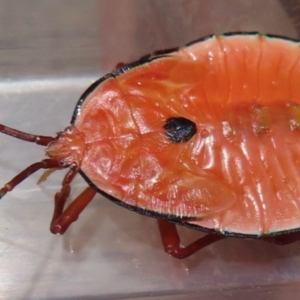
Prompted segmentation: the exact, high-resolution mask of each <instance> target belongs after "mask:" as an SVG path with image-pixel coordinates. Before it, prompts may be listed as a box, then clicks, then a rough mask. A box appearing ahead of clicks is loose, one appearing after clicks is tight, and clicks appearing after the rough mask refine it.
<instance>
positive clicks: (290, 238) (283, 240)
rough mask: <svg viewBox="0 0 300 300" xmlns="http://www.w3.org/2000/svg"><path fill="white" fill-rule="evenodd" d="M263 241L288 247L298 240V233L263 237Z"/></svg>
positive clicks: (299, 234)
mask: <svg viewBox="0 0 300 300" xmlns="http://www.w3.org/2000/svg"><path fill="white" fill-rule="evenodd" d="M264 240H265V241H267V242H269V243H273V244H276V245H288V244H291V243H294V242H296V241H298V240H300V232H292V233H289V234H284V235H279V236H273V237H265V238H264Z"/></svg>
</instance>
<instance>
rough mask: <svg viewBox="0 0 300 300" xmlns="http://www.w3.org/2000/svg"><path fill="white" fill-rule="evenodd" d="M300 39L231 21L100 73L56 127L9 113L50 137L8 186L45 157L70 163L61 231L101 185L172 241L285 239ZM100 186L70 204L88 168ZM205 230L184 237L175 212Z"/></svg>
mask: <svg viewBox="0 0 300 300" xmlns="http://www.w3.org/2000/svg"><path fill="white" fill-rule="evenodd" d="M299 56H300V49H299V44H298V42H296V41H293V40H289V39H285V38H281V37H276V36H266V35H259V34H257V33H231V34H225V35H222V36H209V37H206V38H203V39H200V40H198V41H195V42H193V43H190V44H188V45H187V46H185V47H183V48H178V49H172V50H166V51H158V52H155V53H154V54H152V55H148V56H145V57H143V58H141V59H140V60H139V61H137V62H134V63H131V64H127V65H123V66H121V67H120V68H118V69H117V70H115V71H113V72H112V73H110V74H108V75H106V76H104V77H103V78H101V79H99V80H98V81H96V82H95V83H94V84H93V85H92V86H91V87H90V88H88V90H87V91H86V92H85V93H84V94H83V95H82V97H81V98H80V100H79V102H78V103H77V105H76V108H75V112H74V114H73V117H72V120H71V126H69V127H67V128H66V129H65V131H64V132H62V133H59V134H58V136H57V137H56V138H51V137H43V136H35V135H31V134H26V133H23V132H19V131H17V130H14V129H11V128H8V127H5V126H3V125H1V127H0V131H1V132H3V133H5V134H9V135H13V136H15V137H17V138H20V139H24V140H27V141H31V142H35V143H37V144H40V145H44V146H46V155H47V156H48V157H49V159H45V160H44V161H42V162H40V163H36V164H33V165H31V166H30V167H29V168H27V169H26V170H24V171H23V172H22V173H20V174H19V175H18V176H16V177H15V178H14V179H12V181H10V182H9V183H7V184H6V185H5V186H4V187H3V188H2V189H1V193H2V195H4V194H5V193H6V192H8V191H10V190H12V189H13V188H14V187H15V186H16V185H17V184H18V183H20V182H21V181H22V180H23V179H25V178H26V177H28V176H29V175H30V174H31V173H33V172H35V171H37V170H38V169H40V168H69V171H68V173H67V175H66V177H65V179H64V181H63V184H62V189H61V191H60V192H59V193H57V194H56V196H55V209H54V215H53V219H52V222H51V226H50V228H51V231H52V232H53V233H60V234H62V233H63V232H64V231H65V230H66V229H67V228H68V226H69V225H70V224H71V223H72V222H74V221H75V220H76V219H77V218H78V216H79V214H80V212H81V211H82V210H83V209H84V208H85V206H86V205H87V204H88V203H89V202H90V201H91V200H92V198H93V197H94V195H95V193H96V192H100V193H102V194H104V195H105V196H106V197H107V198H109V199H111V200H112V201H114V202H116V203H117V204H119V205H121V206H124V207H126V208H128V209H130V210H133V211H136V212H138V213H141V214H144V215H147V216H152V217H156V218H158V224H159V228H160V232H161V234H162V240H163V244H164V247H165V250H166V251H167V252H168V253H169V254H171V255H173V256H175V257H177V258H183V257H186V256H189V255H191V254H192V253H194V252H195V251H197V250H199V249H200V248H202V247H204V246H206V245H208V244H210V243H212V242H214V241H216V240H219V239H222V238H224V237H226V236H242V237H250V238H262V239H265V240H267V241H270V242H274V243H279V244H286V243H289V242H292V241H294V240H297V239H299V238H300V237H299V234H298V233H297V232H298V231H299V229H300V140H299V138H300V85H299V83H298V78H299V77H300V59H299ZM78 172H79V173H80V174H81V175H82V176H83V178H84V179H85V180H86V181H87V182H88V184H89V187H88V188H87V189H86V190H85V191H84V192H83V193H82V194H81V195H80V196H78V198H76V199H75V200H74V201H73V202H72V203H71V204H70V206H69V207H67V208H66V209H64V205H65V202H66V199H67V197H68V196H69V193H70V183H71V181H72V179H73V178H74V176H75V175H76V174H77V173H78ZM176 223H177V224H180V225H184V226H188V227H191V228H194V229H199V230H203V231H205V232H207V233H208V235H207V236H205V237H204V238H202V239H199V240H198V241H196V242H194V243H193V244H191V245H189V246H187V247H185V248H182V247H181V246H180V241H179V237H178V234H177V231H176V227H175V224H176Z"/></svg>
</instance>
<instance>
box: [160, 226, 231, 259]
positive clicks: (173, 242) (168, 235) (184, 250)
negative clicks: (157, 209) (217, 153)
mask: <svg viewBox="0 0 300 300" xmlns="http://www.w3.org/2000/svg"><path fill="white" fill-rule="evenodd" d="M157 222H158V227H159V231H160V234H161V239H162V243H163V246H164V249H165V252H166V253H168V254H169V255H171V256H173V257H175V258H178V259H182V258H186V257H188V256H190V255H192V254H194V253H195V252H197V251H198V250H200V249H202V248H204V247H206V246H208V245H210V244H212V243H214V242H217V241H219V240H221V239H224V238H226V236H224V235H217V234H207V235H206V236H204V237H202V238H200V239H198V240H196V241H195V242H193V243H191V244H189V245H188V246H186V247H182V246H181V245H180V238H179V235H178V232H177V228H176V225H175V224H173V223H170V222H168V221H166V220H157Z"/></svg>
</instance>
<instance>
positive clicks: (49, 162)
mask: <svg viewBox="0 0 300 300" xmlns="http://www.w3.org/2000/svg"><path fill="white" fill-rule="evenodd" d="M51 168H61V165H60V162H59V161H57V160H54V159H44V160H42V161H40V162H37V163H34V164H32V165H31V166H29V167H27V168H26V169H25V170H23V171H22V172H21V173H19V174H18V175H17V176H15V177H14V178H13V179H12V180H11V181H9V182H7V183H6V184H5V185H4V186H3V187H2V188H1V189H0V199H1V198H2V197H3V196H4V195H5V194H6V193H7V192H10V191H11V190H12V189H14V188H15V187H16V186H17V185H18V184H19V183H21V182H22V181H23V180H24V179H26V178H27V177H29V176H30V175H31V174H33V173H34V172H36V171H38V170H39V169H51Z"/></svg>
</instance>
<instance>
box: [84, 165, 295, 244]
mask: <svg viewBox="0 0 300 300" xmlns="http://www.w3.org/2000/svg"><path fill="white" fill-rule="evenodd" d="M79 174H80V175H81V176H82V177H83V179H84V180H85V181H86V182H87V183H88V185H89V186H91V187H92V188H93V189H95V190H96V191H97V192H98V193H99V194H100V195H102V196H104V197H105V198H106V199H108V200H110V201H111V202H113V203H114V204H116V205H118V206H121V207H123V208H125V209H128V210H130V211H132V212H135V213H138V214H140V215H143V216H146V217H150V218H154V219H162V220H167V221H169V222H172V223H175V224H176V225H180V226H183V227H187V228H190V229H193V230H197V231H201V232H204V233H208V234H222V235H225V236H228V237H237V238H249V239H263V238H265V237H275V236H280V235H284V234H289V233H294V232H299V231H300V228H295V229H290V230H283V231H278V232H273V233H272V232H270V233H268V234H264V235H260V234H243V233H238V232H231V231H226V230H223V231H219V230H216V229H210V228H206V227H202V226H199V225H196V224H190V223H187V222H188V221H191V220H195V218H190V219H189V218H187V217H184V218H181V217H178V216H176V215H171V214H161V213H158V212H154V211H152V210H147V209H144V208H141V207H138V206H134V205H130V204H127V203H125V202H124V201H122V200H120V199H118V198H116V197H114V196H112V195H110V194H108V193H106V192H104V191H103V190H101V189H99V188H98V187H97V186H96V185H94V184H93V183H92V182H91V180H90V179H89V178H88V177H87V176H86V175H85V173H84V172H83V171H82V170H80V171H79Z"/></svg>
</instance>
